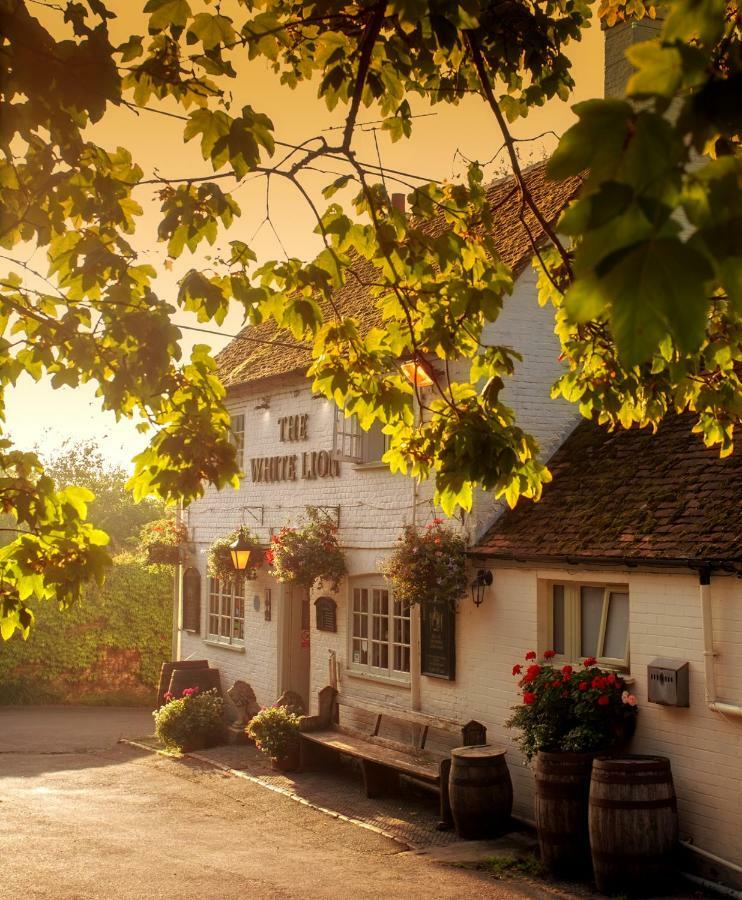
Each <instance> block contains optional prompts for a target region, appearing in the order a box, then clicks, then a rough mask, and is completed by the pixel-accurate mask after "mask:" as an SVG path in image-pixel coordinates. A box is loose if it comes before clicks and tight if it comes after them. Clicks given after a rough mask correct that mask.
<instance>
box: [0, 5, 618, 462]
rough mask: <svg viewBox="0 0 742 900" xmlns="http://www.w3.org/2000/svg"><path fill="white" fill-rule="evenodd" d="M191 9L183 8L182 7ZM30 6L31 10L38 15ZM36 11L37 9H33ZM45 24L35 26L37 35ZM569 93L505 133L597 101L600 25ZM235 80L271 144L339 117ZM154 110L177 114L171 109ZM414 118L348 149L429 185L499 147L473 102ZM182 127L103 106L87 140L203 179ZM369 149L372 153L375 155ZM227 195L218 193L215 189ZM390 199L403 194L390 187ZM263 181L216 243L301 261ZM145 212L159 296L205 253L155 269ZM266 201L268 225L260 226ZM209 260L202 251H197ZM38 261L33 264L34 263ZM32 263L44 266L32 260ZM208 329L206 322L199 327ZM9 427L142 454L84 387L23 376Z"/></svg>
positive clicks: (549, 141) (135, 19) (306, 88)
mask: <svg viewBox="0 0 742 900" xmlns="http://www.w3.org/2000/svg"><path fill="white" fill-rule="evenodd" d="M143 5H144V0H141V2H139V0H109V3H108V6H109V7H110V8H111V9H113V10H114V11H116V12H117V14H118V15H119V18H118V20H117V21H116V23H115V25H114V28H115V29H116V32H115V33H116V34H117V35H118V34H120V35H121V38H122V40H123V38H124V37H125V36H128V35H129V34H131V33H136V34H146V21H145V17H144V16H143V15H142V14H141V13H139V12H138V11H137V9H140V8H141V7H142V6H143ZM197 5H198V0H193V2H192V3H191V6H192V8H194V9H195V7H196V6H197ZM39 9H41V8H40V7H39ZM34 14H37V13H34ZM52 21H53V20H51V19H49V20H46V19H45V20H44V24H45V25H47V27H51V26H52ZM571 58H572V61H573V73H574V78H575V81H576V89H575V92H574V94H573V96H572V97H571V98H570V101H569V103H567V104H565V103H562V102H560V101H555V102H551V103H549V104H546V105H545V106H544V107H541V108H540V109H536V110H533V111H532V112H531V113H530V115H529V117H528V118H527V119H524V120H520V121H519V122H518V123H517V124H516V125H514V126H513V133H514V134H515V136H516V137H518V138H536V137H537V136H538V135H542V134H544V133H545V132H555V133H556V134H562V133H563V132H564V131H565V129H566V128H568V127H569V125H570V124H571V123H572V121H573V119H574V116H573V113H572V112H571V111H570V107H571V106H572V105H573V104H574V103H577V102H579V101H581V100H586V99H589V98H591V97H599V96H601V94H602V90H603V38H602V35H601V32H600V28H599V26H598V25H597V23H596V24H593V26H592V27H591V28H590V29H589V30H588V31H587V32H586V33H585V36H584V39H583V41H582V43H580V44H575V45H574V46H573V48H572V50H571ZM236 68H238V72H239V79H238V80H237V81H235V82H233V92H234V103H235V105H236V106H237V108H240V107H242V106H243V105H244V104H246V103H248V104H250V105H251V106H252V107H253V108H254V109H256V110H258V111H260V112H264V113H266V114H267V115H269V116H270V118H271V119H272V120H273V122H274V125H275V135H276V137H277V138H278V139H280V140H284V141H287V142H291V143H300V142H301V141H303V140H305V139H307V138H309V137H312V136H314V135H317V134H321V133H323V134H324V135H325V136H326V137H327V138H328V140H331V139H332V133H331V132H330V133H328V132H327V131H326V129H329V128H333V127H335V126H337V125H338V124H339V123H340V122H341V121H342V113H343V111H342V110H339V111H336V112H335V113H334V114H330V113H328V111H327V110H326V108H325V107H324V104H323V103H321V102H320V101H318V100H317V99H316V88H315V87H313V86H311V85H303V86H300V88H298V89H297V90H296V91H291V90H289V89H287V88H285V87H281V86H280V85H279V84H278V80H277V78H276V76H275V75H274V74H273V73H272V72H270V71H269V70H268V68H267V66H266V65H265V64H264V63H263V62H262V61H255V62H250V63H248V62H245V63H244V64H239V65H236ZM163 109H165V110H170V111H173V112H175V111H177V112H182V110H177V109H176V107H175V106H174V105H171V106H167V105H166V106H164V107H163ZM413 111H414V112H415V113H416V114H419V115H420V116H421V117H420V118H418V119H416V120H415V124H414V128H413V132H412V138H411V139H410V140H402V141H400V142H398V143H396V144H392V143H391V141H390V140H389V139H388V138H387V137H386V136H385V134H384V133H383V132H381V131H376V132H375V131H374V130H373V129H372V128H366V129H364V130H362V131H361V132H360V133H358V134H357V137H356V143H355V147H356V150H357V154H358V157H359V158H360V159H362V160H368V161H371V162H377V161H378V158H379V157H380V158H381V161H382V164H383V165H384V166H387V167H389V168H394V169H398V170H402V171H405V172H413V173H415V174H418V175H420V176H423V177H426V178H431V179H443V178H449V179H451V178H453V179H455V178H457V177H460V176H461V174H462V172H463V170H464V165H463V163H462V160H461V157H460V156H459V154H463V155H464V156H465V157H467V158H468V159H477V160H480V161H485V160H488V159H490V158H491V157H492V156H493V154H494V153H496V151H497V150H498V148H499V147H500V145H501V143H502V139H501V136H500V134H499V131H498V129H497V125H496V123H495V121H494V118H493V117H492V115H491V113H490V112H489V111H488V110H487V108H486V107H485V105H484V103H483V102H482V101H481V100H480V99H479V98H478V97H473V96H472V97H469V98H467V99H466V100H465V101H464V102H462V103H461V104H460V105H458V106H455V107H454V106H447V105H445V104H440V105H437V106H434V107H430V108H429V107H427V106H423V105H422V104H421V103H420V102H419V101H418V102H417V104H414V105H413ZM375 118H377V115H376V114H375V113H374V111H373V109H372V110H368V111H365V113H364V112H362V113H361V115H360V116H359V121H360V122H368V121H372V120H373V119H375ZM182 126H183V123H182V122H179V121H177V120H176V119H172V118H168V117H165V116H161V115H157V114H153V113H147V112H142V113H141V114H140V115H138V116H137V115H136V114H134V113H133V112H131V111H129V110H125V109H121V110H113V111H112V112H111V114H110V115H108V116H107V117H106V118H105V119H104V120H103V121H102V122H101V123H99V124H98V125H97V126H96V127H95V129H94V132H93V137H94V138H95V139H96V140H97V141H98V142H99V143H101V144H102V145H103V146H106V147H114V146H118V145H120V146H125V147H127V148H128V149H129V150H131V152H132V154H133V156H134V158H135V160H136V161H137V162H138V163H139V164H140V165H141V166H142V168H143V169H144V171H145V172H146V173H153V172H154V171H157V172H159V174H161V175H163V176H165V177H173V178H175V177H183V176H193V175H198V174H207V173H208V172H209V168H208V167H207V165H206V163H205V162H204V161H203V160H202V159H201V156H200V152H199V150H198V147H197V141H194V142H192V143H191V144H189V145H184V144H183V142H182ZM555 141H556V138H555V137H554V136H553V135H551V134H548V133H547V134H544V136H543V137H540V138H538V139H536V140H532V141H529V142H527V143H522V144H521V145H520V147H521V157H522V159H523V161H524V162H528V161H529V160H533V161H536V160H538V159H541V158H543V157H544V156H545V155H547V154H548V153H549V152H551V150H552V149H553V148H554V146H555ZM377 143H378V153H377ZM503 171H504V155H500V157H499V159H498V160H497V161H496V162H495V163H492V164H490V165H489V166H488V167H487V168H486V169H485V176H486V178H488V179H491V178H494V177H496V176H498V175H500V174H502V173H503ZM328 180H330V179H329V178H328V176H326V175H325V176H315V177H314V178H312V177H311V176H310V177H308V178H307V181H306V186H307V188H309V189H310V191H311V192H312V193H313V194H314V196H315V199H319V201H320V206H321V205H322V199H321V197H319V195H318V191H319V187H321V186H322V185H323V184H326V183H327V182H328ZM223 187H226V185H223ZM389 189H390V191H393V190H404V188H403V187H401V186H399V185H394V184H393V183H392V182H389ZM266 193H267V192H266V181H265V178H263V177H258V178H254V177H250V176H248V177H247V178H246V179H245V181H244V182H243V183H242V184H240V185H239V186H238V187H237V188H236V190H235V191H234V197H235V199H236V200H237V202H238V203H239V204H240V206H241V208H242V213H243V214H242V217H241V218H240V219H238V220H237V221H236V223H235V224H234V225H233V227H232V228H231V230H230V231H229V232H226V233H224V234H223V235H220V238H219V241H218V242H217V245H216V246H218V245H219V243H220V242H224V243H226V241H227V240H234V239H236V238H239V239H241V240H244V241H246V242H247V243H248V244H249V245H250V246H251V247H252V248H253V249H254V250H255V252H256V253H257V255H258V259H259V260H266V259H276V258H281V257H282V256H283V255H284V251H285V252H286V253H288V254H289V255H291V256H299V257H302V258H306V257H308V256H310V255H311V254H312V253H313V252H314V251H315V250H316V249H317V238H316V236H314V235H313V234H312V230H313V227H314V223H313V220H312V216H311V213H310V211H309V209H308V208H307V207H306V205H305V203H304V202H303V201H302V199H301V198H300V197H299V195H298V194H297V193H296V191H295V189H294V188H292V187H291V186H289V185H287V184H282V183H278V180H277V179H273V180H272V181H271V184H270V190H269V194H268V197H267V196H266ZM137 199H138V200H139V202H140V203H141V204H142V206H143V207H144V208H145V214H144V216H143V217H142V220H141V224H140V225H139V228H138V234H137V237H136V239H135V241H134V243H135V246H136V247H137V249H138V250H139V252H140V253H141V254H142V256H143V258H146V260H147V261H148V262H150V263H151V264H152V265H154V266H155V268H156V269H157V270H158V272H160V273H161V275H160V276H159V277H158V285H157V287H158V290H159V291H160V293H161V295H162V296H165V297H168V296H170V297H172V296H173V295H174V293H175V291H176V284H177V279H178V277H179V276H180V275H182V274H183V272H185V271H186V270H187V269H188V268H190V267H191V266H193V265H203V264H204V263H205V262H206V260H205V259H204V254H200V255H199V257H197V258H195V259H194V258H193V257H189V256H188V254H187V251H186V254H185V255H184V256H183V257H182V258H181V259H180V260H178V261H177V263H176V264H175V265H174V266H173V268H172V270H167V269H166V268H165V267H164V265H163V263H164V260H165V254H164V252H163V247H162V245H159V244H158V243H157V241H156V227H157V222H158V203H157V199H156V196H155V192H154V190H152V189H150V188H141V189H140V192H139V196H138V198H137ZM266 200H268V205H269V209H270V217H271V223H270V224H269V223H267V222H265V215H266ZM207 253H208V251H207ZM36 261H37V263H38V259H37V260H36ZM41 262H42V265H43V259H42V260H41ZM176 321H177V322H178V323H179V324H182V325H196V324H197V323H196V322H195V320H194V319H193V318H192V317H191V316H189V315H187V314H185V313H179V314H178V315H177V317H176ZM241 324H242V318H241V314H240V313H239V312H238V311H237V310H235V311H234V313H232V314H230V316H229V317H228V318H227V320H226V322H225V323H224V325H223V326H222V328H221V329H217V330H221V331H223V334H222V335H205V334H198V333H196V332H193V331H185V332H184V340H183V347H184V350H186V351H188V349H189V348H190V347H191V346H192V344H193V343H208V344H210V345H211V347H212V348H213V349H214V350H218V349H219V348H221V347H222V346H224V344H225V343H226V342H227V341H228V339H229V336H230V335H233V334H234V333H235V332H236V331H237V330H238V329H239V328H240V326H241ZM207 327H214V326H207ZM7 400H8V428H9V431H10V433H11V436H12V437H13V439H14V440H15V442H16V443H17V444H18V445H19V446H20V447H23V448H29V447H31V446H33V445H35V444H39V446H40V448H41V450H42V451H43V452H44V453H45V454H51V455H53V454H54V451H55V450H56V449H57V448H58V447H59V446H60V444H61V443H62V442H63V441H64V440H66V439H70V438H93V439H95V440H97V441H99V442H101V443H102V444H103V446H104V448H105V451H106V452H107V453H108V454H109V455H110V456H111V458H112V459H114V460H115V461H116V462H119V463H122V464H127V463H128V460H129V459H130V458H131V456H132V454H133V453H134V452H136V451H137V449H139V448H141V447H142V446H143V443H144V442H145V441H146V438H143V437H142V436H141V435H139V434H137V433H136V432H135V431H134V427H133V425H131V424H129V423H126V422H124V423H116V422H115V421H114V417H113V415H112V414H104V413H102V412H101V411H100V409H99V407H98V404H97V402H96V400H95V397H94V391H93V390H92V389H87V388H82V389H77V390H71V389H69V388H64V389H60V390H57V391H53V390H51V388H50V387H49V385H48V384H46V383H45V382H41V383H39V384H34V383H32V382H30V380H23V381H21V382H19V385H18V387H17V388H16V389H14V390H11V391H10V392H9V394H8V398H7Z"/></svg>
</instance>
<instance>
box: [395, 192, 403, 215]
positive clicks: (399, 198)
mask: <svg viewBox="0 0 742 900" xmlns="http://www.w3.org/2000/svg"><path fill="white" fill-rule="evenodd" d="M392 206H393V207H394V208H395V209H396V210H398V211H399V212H401V213H403V212H404V211H405V208H406V204H405V195H404V194H392Z"/></svg>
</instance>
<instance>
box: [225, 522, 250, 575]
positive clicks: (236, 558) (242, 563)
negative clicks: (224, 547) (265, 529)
mask: <svg viewBox="0 0 742 900" xmlns="http://www.w3.org/2000/svg"><path fill="white" fill-rule="evenodd" d="M252 550H253V545H252V544H251V543H249V541H248V540H247V535H246V534H245V529H244V527H242V528H240V531H239V534H238V535H237V540H236V541H232V543H231V544H230V545H229V554H230V556H231V557H232V565H233V566H234V568H235V571H236V572H244V571H245V569H246V568H247V564H248V563H249V562H250V554H251V553H252Z"/></svg>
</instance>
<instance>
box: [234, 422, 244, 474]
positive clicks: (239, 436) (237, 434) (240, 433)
mask: <svg viewBox="0 0 742 900" xmlns="http://www.w3.org/2000/svg"><path fill="white" fill-rule="evenodd" d="M230 432H231V435H230V439H231V441H232V443H233V444H234V449H235V450H236V451H237V464H238V465H239V466H240V467H241V466H242V465H243V460H244V454H245V416H244V414H243V413H240V414H239V415H238V416H232V423H231V426H230Z"/></svg>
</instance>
